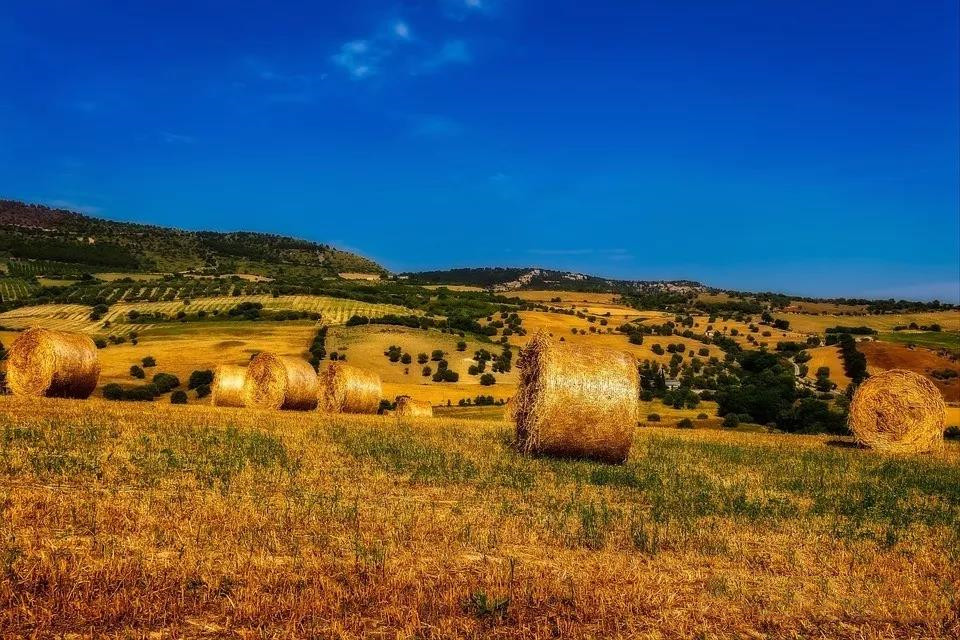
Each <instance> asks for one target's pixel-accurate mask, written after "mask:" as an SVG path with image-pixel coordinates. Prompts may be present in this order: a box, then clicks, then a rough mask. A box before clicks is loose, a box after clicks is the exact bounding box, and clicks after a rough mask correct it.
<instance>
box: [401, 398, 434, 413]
mask: <svg viewBox="0 0 960 640" xmlns="http://www.w3.org/2000/svg"><path fill="white" fill-rule="evenodd" d="M396 414H397V415H398V416H404V417H407V418H432V417H433V405H432V404H430V403H429V402H427V401H426V400H414V399H413V398H411V397H410V396H397V408H396Z"/></svg>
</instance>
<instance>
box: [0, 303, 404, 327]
mask: <svg viewBox="0 0 960 640" xmlns="http://www.w3.org/2000/svg"><path fill="white" fill-rule="evenodd" d="M243 302H258V303H260V304H262V305H263V307H264V309H267V310H295V311H313V312H316V313H319V314H320V315H321V316H322V322H323V323H324V324H329V325H333V324H343V323H344V322H346V321H347V320H348V319H349V318H350V317H351V316H353V315H362V316H367V317H379V316H383V315H386V314H390V313H394V314H404V315H409V314H416V313H418V312H416V311H411V310H410V309H407V308H406V307H400V306H397V305H391V304H373V303H368V302H361V301H358V300H347V299H344V298H331V297H328V296H310V295H303V296H279V297H277V298H274V297H273V296H269V295H255V296H217V297H211V298H194V299H191V300H190V304H184V301H183V300H170V301H164V302H117V303H115V304H112V305H111V306H110V310H109V311H108V312H107V313H106V314H105V315H104V316H103V318H102V319H101V320H99V321H97V322H92V321H91V320H90V307H89V306H86V305H80V304H44V305H34V306H28V307H18V308H16V309H12V310H10V311H6V312H4V313H0V325H3V326H6V327H10V328H13V329H26V328H30V327H43V328H45V329H59V330H62V331H81V332H84V333H110V334H126V333H128V332H130V331H138V332H140V333H142V332H144V331H147V330H149V329H151V328H154V327H160V326H166V325H167V324H171V323H159V324H150V323H149V322H147V323H144V322H130V321H128V320H127V314H128V313H129V312H130V311H138V312H140V313H143V314H152V313H162V314H166V315H167V316H170V317H172V316H175V315H176V314H177V312H179V311H185V312H187V313H196V312H198V311H201V310H202V311H206V312H208V313H210V312H212V311H215V310H218V311H221V312H225V311H227V310H229V309H231V308H233V307H235V306H237V305H238V304H241V303H243ZM106 321H109V322H111V323H112V324H113V326H112V327H111V328H110V329H104V328H103V324H104V322H106ZM198 324H204V323H202V322H201V323H198ZM248 329H249V327H248Z"/></svg>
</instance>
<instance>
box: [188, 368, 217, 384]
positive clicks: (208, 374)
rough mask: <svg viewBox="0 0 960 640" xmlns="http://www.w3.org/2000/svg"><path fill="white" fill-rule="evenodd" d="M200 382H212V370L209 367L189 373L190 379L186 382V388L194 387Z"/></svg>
mask: <svg viewBox="0 0 960 640" xmlns="http://www.w3.org/2000/svg"><path fill="white" fill-rule="evenodd" d="M202 384H205V385H210V384H213V371H211V370H210V369H203V370H199V371H194V372H193V373H191V374H190V380H189V381H188V382H187V389H196V388H197V387H199V386H200V385H202Z"/></svg>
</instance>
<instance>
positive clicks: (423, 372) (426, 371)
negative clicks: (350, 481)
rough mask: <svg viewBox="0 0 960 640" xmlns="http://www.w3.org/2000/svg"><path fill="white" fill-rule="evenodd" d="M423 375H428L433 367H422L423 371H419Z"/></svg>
mask: <svg viewBox="0 0 960 640" xmlns="http://www.w3.org/2000/svg"><path fill="white" fill-rule="evenodd" d="M420 373H421V374H422V375H423V376H424V377H428V376H430V375H431V374H432V373H433V369H431V368H430V367H424V368H423V371H421V372H420Z"/></svg>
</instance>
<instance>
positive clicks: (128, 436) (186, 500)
mask: <svg viewBox="0 0 960 640" xmlns="http://www.w3.org/2000/svg"><path fill="white" fill-rule="evenodd" d="M476 417H477V416H474V418H476ZM479 417H480V418H481V419H468V418H466V417H464V418H458V417H456V416H451V417H447V418H437V419H426V420H417V421H405V420H399V421H398V420H396V419H395V418H382V417H373V416H371V417H348V416H324V415H321V414H318V413H307V414H291V413H266V412H257V411H247V410H222V409H214V408H211V407H202V406H188V407H171V406H169V405H152V406H148V407H143V406H130V405H118V404H109V403H105V402H102V401H98V400H90V401H85V402H78V401H56V400H39V401H36V400H24V399H16V398H0V433H2V439H0V507H2V509H3V513H2V518H0V544H2V549H0V557H2V559H3V563H4V566H3V571H2V574H0V633H2V634H3V635H9V636H18V635H31V634H32V635H37V636H52V635H57V634H63V635H66V636H70V635H71V634H90V633H99V634H102V635H116V636H127V637H129V636H131V635H133V636H141V635H142V636H146V635H149V634H151V633H159V632H163V633H166V634H167V635H170V636H189V637H208V636H239V637H280V636H284V637H286V636H290V635H299V636H304V635H317V636H322V637H338V638H355V637H357V638H358V637H370V636H377V637H391V638H412V637H420V638H423V637H450V636H457V637H475V638H481V637H483V638H489V637H500V638H513V637H517V638H519V637H539V638H547V637H558V636H560V637H604V638H614V637H650V638H689V637H713V638H739V637H786V636H789V637H795V636H803V637H831V638H881V637H884V638H894V637H896V638H905V637H918V638H919V637H926V638H930V637H934V638H936V637H942V638H948V637H956V635H957V634H958V633H960V621H958V618H957V611H958V605H960V601H958V594H960V569H958V567H960V563H958V561H960V556H958V553H960V552H958V549H960V467H958V460H960V451H958V448H957V446H956V445H955V444H953V443H951V444H950V445H949V446H948V449H947V452H946V453H945V454H944V455H943V456H942V457H937V458H902V459H898V458H884V457H880V456H878V455H876V454H873V453H871V452H867V451H862V450H857V449H852V448H849V446H847V444H848V443H846V441H844V440H839V441H832V440H831V439H829V438H823V437H812V436H806V437H804V436H784V435H764V434H758V433H753V434H742V433H730V432H722V431H716V430H708V429H697V430H692V431H691V430H675V429H664V428H642V429H639V430H638V432H637V434H636V437H635V444H634V447H633V451H632V453H631V456H630V460H629V461H628V463H627V464H626V465H624V466H616V467H613V466H605V465H599V464H594V463H589V462H577V461H559V460H553V459H544V458H541V459H531V458H525V457H521V456H519V455H517V454H516V453H515V452H514V451H513V450H512V448H511V447H510V440H511V436H512V433H511V429H510V426H509V425H508V424H506V423H504V422H500V421H491V420H485V419H482V416H479Z"/></svg>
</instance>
